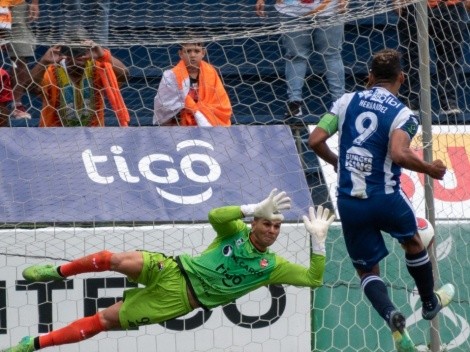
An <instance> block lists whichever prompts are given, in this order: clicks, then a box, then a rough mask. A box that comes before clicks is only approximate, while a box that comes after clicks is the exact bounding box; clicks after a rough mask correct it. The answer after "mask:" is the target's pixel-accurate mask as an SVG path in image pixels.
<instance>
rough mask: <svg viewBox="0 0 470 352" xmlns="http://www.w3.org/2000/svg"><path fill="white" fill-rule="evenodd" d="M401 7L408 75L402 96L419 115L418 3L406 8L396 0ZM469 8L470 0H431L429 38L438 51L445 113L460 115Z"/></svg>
mask: <svg viewBox="0 0 470 352" xmlns="http://www.w3.org/2000/svg"><path fill="white" fill-rule="evenodd" d="M395 1H396V2H395V3H396V4H397V5H399V6H400V5H402V7H398V14H399V20H398V24H397V28H398V37H399V41H400V51H401V53H402V59H403V69H404V72H405V74H406V75H407V80H406V81H405V83H404V85H403V88H402V92H401V94H402V96H403V97H404V98H405V100H407V105H408V106H409V107H410V109H411V110H413V111H414V112H415V113H419V109H420V104H419V92H420V80H419V52H418V31H417V18H416V15H417V14H416V4H415V3H413V4H409V5H406V6H403V4H404V1H403V0H395ZM465 8H466V9H467V11H468V10H470V1H469V0H428V17H429V22H428V23H429V38H430V39H431V42H432V44H433V46H434V48H435V53H436V55H435V57H436V58H435V65H436V71H437V72H436V73H437V92H438V97H439V103H440V108H441V111H440V112H441V113H442V114H444V115H447V116H449V115H458V114H461V113H462V111H461V110H460V108H459V106H458V97H457V88H458V86H459V81H460V79H459V76H460V75H461V74H462V72H461V71H462V63H463V62H464V60H463V53H462V47H461V45H462V43H463V42H464V40H463V36H462V28H461V27H462V18H464V14H465Z"/></svg>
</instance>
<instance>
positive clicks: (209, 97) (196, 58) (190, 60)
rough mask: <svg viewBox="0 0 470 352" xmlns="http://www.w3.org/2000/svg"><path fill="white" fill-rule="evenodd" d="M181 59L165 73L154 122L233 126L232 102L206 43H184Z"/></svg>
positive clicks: (156, 100) (155, 103)
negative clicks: (205, 46)
mask: <svg viewBox="0 0 470 352" xmlns="http://www.w3.org/2000/svg"><path fill="white" fill-rule="evenodd" d="M178 53H179V56H180V58H181V60H180V62H179V63H178V64H177V65H176V66H175V67H173V68H172V69H170V70H166V71H165V72H164V73H163V77H162V80H161V81H160V85H159V87H158V92H157V94H156V96H155V99H154V116H153V124H154V125H160V126H162V125H164V126H168V125H181V126H200V127H211V126H230V125H231V121H230V118H231V116H232V105H231V103H230V99H229V97H228V94H227V92H226V91H225V88H224V86H223V83H222V81H221V79H220V77H219V75H218V73H217V70H216V69H215V68H214V66H212V65H211V64H209V63H207V62H206V61H204V60H203V59H204V56H205V54H206V49H205V48H204V44H203V43H184V44H181V47H180V49H179V51H178Z"/></svg>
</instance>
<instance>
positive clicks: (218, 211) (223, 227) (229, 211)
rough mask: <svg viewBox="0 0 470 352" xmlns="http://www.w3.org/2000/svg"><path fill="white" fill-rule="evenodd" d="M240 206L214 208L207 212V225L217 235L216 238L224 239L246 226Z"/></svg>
mask: <svg viewBox="0 0 470 352" xmlns="http://www.w3.org/2000/svg"><path fill="white" fill-rule="evenodd" d="M242 217H243V214H242V211H241V210H240V206H238V205H231V206H226V207H220V208H214V209H212V210H211V211H210V212H209V223H210V224H211V226H212V228H213V229H214V230H215V232H216V233H217V237H219V238H224V237H229V236H232V235H234V234H236V233H238V232H240V231H242V230H243V229H244V228H245V227H246V224H245V223H244V222H243V221H242V220H241V219H242Z"/></svg>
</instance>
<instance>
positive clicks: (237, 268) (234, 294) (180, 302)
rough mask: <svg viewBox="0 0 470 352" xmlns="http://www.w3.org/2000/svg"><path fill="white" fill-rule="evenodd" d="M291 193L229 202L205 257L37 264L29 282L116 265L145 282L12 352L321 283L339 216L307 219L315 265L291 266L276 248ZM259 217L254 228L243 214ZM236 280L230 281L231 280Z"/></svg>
mask: <svg viewBox="0 0 470 352" xmlns="http://www.w3.org/2000/svg"><path fill="white" fill-rule="evenodd" d="M290 205H291V200H290V198H289V197H287V196H286V193H285V192H278V190H277V189H274V190H272V191H271V193H270V195H269V196H268V197H267V198H266V199H265V200H263V201H261V202H260V203H257V204H248V205H242V206H225V207H221V208H216V209H212V210H211V211H210V212H209V222H210V223H211V225H212V227H213V228H214V230H215V231H216V233H217V236H216V238H215V239H214V241H213V242H212V243H211V244H210V245H209V247H208V248H207V249H206V250H205V251H204V252H202V253H201V254H200V255H199V256H195V257H191V256H189V255H187V254H182V255H179V256H177V257H175V258H174V257H167V256H165V255H164V254H162V253H151V252H147V251H135V252H124V253H111V252H108V251H102V252H98V253H95V254H91V255H89V256H86V257H84V258H81V259H77V260H74V261H72V262H70V263H67V264H63V265H60V266H54V265H34V266H31V267H28V268H26V269H25V270H24V271H23V277H24V278H25V279H26V280H29V281H51V280H63V279H64V278H66V277H69V276H72V275H76V274H80V273H87V272H101V271H106V270H113V271H117V272H119V273H122V274H124V275H127V277H128V278H129V280H131V281H133V282H137V283H139V284H142V285H144V286H145V287H138V288H133V289H130V290H126V291H125V292H124V297H123V301H120V302H117V303H116V304H114V305H112V306H110V307H109V308H106V309H104V310H102V311H100V312H98V313H96V314H95V315H93V316H90V317H85V318H82V319H79V320H77V321H75V322H73V323H72V324H70V325H68V326H66V327H64V328H62V329H59V330H56V331H52V332H50V333H48V334H46V335H42V336H39V337H35V338H33V337H29V336H28V337H25V338H23V339H22V340H21V342H20V343H19V345H17V346H15V347H12V348H10V349H7V350H6V351H7V352H30V351H35V350H38V349H41V348H45V347H49V346H56V345H62V344H67V343H73V342H78V341H81V340H84V339H88V338H90V337H92V336H94V335H96V334H98V333H99V332H102V331H107V330H111V329H128V328H134V327H138V326H140V325H146V324H155V323H160V322H163V321H166V320H169V319H172V318H176V317H179V316H182V315H185V314H187V313H189V312H191V311H192V310H194V309H196V308H198V307H201V308H203V309H212V308H214V307H217V306H220V305H223V304H227V303H229V302H232V301H233V300H235V299H237V298H239V297H241V296H243V295H245V294H247V293H249V292H251V291H253V290H255V289H257V288H259V287H261V286H266V285H269V284H290V285H296V286H306V287H311V288H314V287H319V286H321V285H322V283H323V273H324V269H325V240H326V235H327V231H328V227H329V226H330V224H331V223H332V222H333V220H334V215H331V216H330V215H329V214H330V212H329V210H328V209H323V207H321V206H319V207H318V208H317V211H316V212H315V211H314V209H313V207H311V208H310V209H309V216H308V217H307V216H304V217H303V221H304V225H305V228H306V229H307V232H308V233H309V234H310V235H311V246H312V254H311V259H310V267H304V266H301V265H298V264H294V263H291V262H289V261H287V260H286V259H284V258H282V257H280V256H279V255H277V254H275V253H274V252H272V251H270V249H269V246H271V245H272V244H273V243H274V242H275V241H276V239H277V237H278V236H279V233H280V230H281V222H282V220H283V219H284V217H283V215H282V214H281V213H280V212H281V211H283V210H286V209H289V208H290ZM247 216H253V217H254V219H253V221H252V223H251V228H250V227H248V226H247V225H246V224H245V223H244V222H243V221H242V220H241V219H242V218H244V217H247ZM234 277H236V278H237V280H233V281H232V282H231V284H230V285H226V284H225V282H226V280H227V279H230V278H234Z"/></svg>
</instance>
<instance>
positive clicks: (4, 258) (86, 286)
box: [0, 224, 311, 352]
mask: <svg viewBox="0 0 470 352" xmlns="http://www.w3.org/2000/svg"><path fill="white" fill-rule="evenodd" d="M214 237H215V233H214V231H213V229H212V227H211V226H210V225H193V226H191V225H176V226H171V225H161V226H154V227H152V226H147V227H129V228H126V227H112V228H111V227H103V228H98V227H97V228H93V229H90V228H59V227H56V228H44V229H36V230H19V229H16V230H2V231H0V239H1V241H0V254H1V255H0V267H1V268H2V270H1V272H0V350H3V348H6V347H9V346H11V345H16V343H18V341H19V340H20V339H21V338H22V337H23V336H28V335H30V336H37V335H38V334H43V333H47V332H48V331H50V330H51V329H54V330H56V329H58V328H61V327H64V326H65V325H67V324H69V323H71V322H72V321H74V320H76V319H78V318H81V317H83V316H84V315H86V316H89V315H93V314H95V313H96V312H97V311H98V310H101V309H103V308H106V307H108V306H110V305H111V304H114V303H115V302H116V300H120V299H121V297H122V294H123V291H124V290H125V289H126V288H132V287H135V284H131V283H130V282H129V281H127V280H126V278H125V277H124V276H123V275H121V274H118V273H114V272H102V273H97V274H82V275H77V276H74V277H71V278H70V279H68V280H65V281H54V282H49V283H28V282H27V281H25V280H24V279H23V278H22V277H21V272H22V270H23V269H24V268H25V267H27V266H29V265H33V264H39V263H42V264H44V263H52V264H57V265H59V264H62V263H64V262H66V261H69V260H72V259H75V258H78V257H80V256H83V255H85V254H91V253H94V252H96V251H99V250H104V249H107V250H110V251H114V252H120V251H128V250H134V249H146V250H149V251H160V252H163V253H165V254H166V255H178V254H181V253H189V254H192V255H196V254H198V253H201V251H202V250H204V249H205V248H206V247H207V246H208V245H209V244H210V243H211V241H212V240H213V239H214ZM309 248H310V246H309V237H308V236H307V235H306V232H305V228H304V226H303V224H302V225H294V224H283V225H282V229H281V234H280V235H279V237H278V240H277V242H276V243H275V244H274V245H273V246H272V249H273V250H274V251H275V252H276V253H278V254H279V255H281V256H283V257H284V258H286V259H288V260H290V261H292V262H295V263H298V264H301V265H304V266H308V265H309V262H310V253H309ZM155 299H157V300H158V297H155ZM310 301H311V300H310V289H309V288H300V287H293V286H288V285H286V286H280V285H279V286H270V287H262V288H259V289H258V290H256V291H254V292H252V293H250V294H249V295H247V296H244V297H242V298H240V299H238V300H236V302H234V303H230V304H227V305H225V306H224V307H218V308H215V309H213V310H211V311H208V312H204V311H203V310H202V309H197V310H195V311H193V312H191V313H190V314H188V315H187V316H184V317H181V318H178V319H174V320H171V321H169V322H168V323H167V324H162V325H158V324H156V325H148V326H142V327H140V328H139V329H134V330H128V331H110V332H106V333H101V334H99V335H97V336H95V337H93V338H91V339H90V340H86V341H82V342H80V343H77V344H70V345H65V346H62V347H55V348H51V349H50V351H51V352H54V351H67V352H77V351H87V352H91V351H92V352H95V351H100V352H115V351H132V352H148V351H160V350H162V351H167V352H194V351H214V352H215V351H220V352H222V351H234V352H237V351H239V352H241V351H247V352H248V351H250V352H251V351H268V350H269V351H272V352H291V351H309V350H310V341H311V338H310V337H311V330H310ZM48 351H49V349H48Z"/></svg>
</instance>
